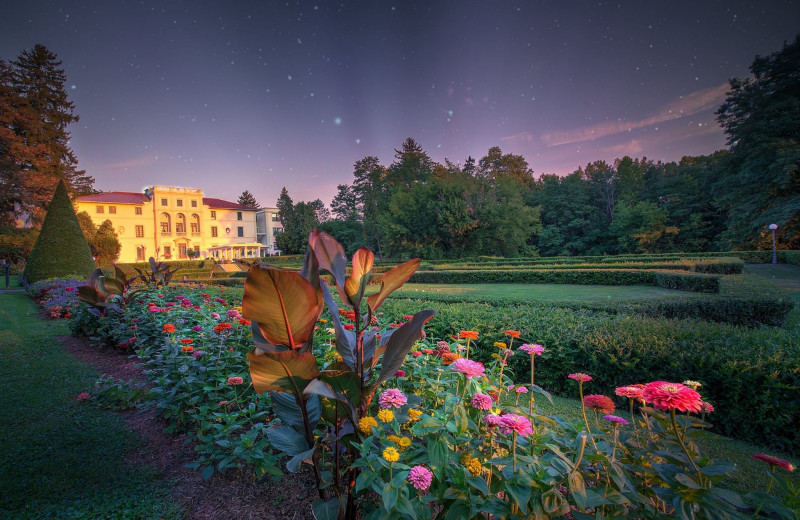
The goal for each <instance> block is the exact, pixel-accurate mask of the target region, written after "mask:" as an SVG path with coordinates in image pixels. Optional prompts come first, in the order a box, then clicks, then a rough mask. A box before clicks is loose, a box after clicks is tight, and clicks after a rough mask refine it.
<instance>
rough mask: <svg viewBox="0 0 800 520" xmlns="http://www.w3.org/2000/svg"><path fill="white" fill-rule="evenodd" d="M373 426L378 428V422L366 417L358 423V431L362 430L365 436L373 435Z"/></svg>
mask: <svg viewBox="0 0 800 520" xmlns="http://www.w3.org/2000/svg"><path fill="white" fill-rule="evenodd" d="M373 426H378V421H376V420H375V418H374V417H369V416H366V417H362V418H361V420H359V421H358V429H359V430H361V433H363V434H364V435H369V434H370V433H372V427H373Z"/></svg>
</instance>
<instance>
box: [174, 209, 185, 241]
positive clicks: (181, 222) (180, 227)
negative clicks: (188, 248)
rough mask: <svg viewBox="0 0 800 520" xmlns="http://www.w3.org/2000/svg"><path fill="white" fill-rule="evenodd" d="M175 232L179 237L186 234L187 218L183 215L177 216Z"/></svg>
mask: <svg viewBox="0 0 800 520" xmlns="http://www.w3.org/2000/svg"><path fill="white" fill-rule="evenodd" d="M175 232H176V233H177V234H178V236H181V235H185V234H186V216H185V215H184V214H183V213H178V214H177V215H175Z"/></svg>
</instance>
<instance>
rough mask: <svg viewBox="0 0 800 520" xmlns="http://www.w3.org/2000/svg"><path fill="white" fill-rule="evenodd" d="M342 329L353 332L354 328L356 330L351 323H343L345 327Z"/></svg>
mask: <svg viewBox="0 0 800 520" xmlns="http://www.w3.org/2000/svg"><path fill="white" fill-rule="evenodd" d="M344 328H345V329H346V330H353V329H355V328H356V326H355V325H353V324H352V323H345V325H344Z"/></svg>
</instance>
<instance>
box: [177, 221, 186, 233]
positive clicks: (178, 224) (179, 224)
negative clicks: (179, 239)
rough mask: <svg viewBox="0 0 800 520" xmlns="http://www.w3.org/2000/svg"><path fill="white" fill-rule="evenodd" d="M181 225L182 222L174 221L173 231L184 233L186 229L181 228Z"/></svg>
mask: <svg viewBox="0 0 800 520" xmlns="http://www.w3.org/2000/svg"><path fill="white" fill-rule="evenodd" d="M183 226H184V224H183V222H176V223H175V231H176V232H178V233H185V232H186V230H185V229H183Z"/></svg>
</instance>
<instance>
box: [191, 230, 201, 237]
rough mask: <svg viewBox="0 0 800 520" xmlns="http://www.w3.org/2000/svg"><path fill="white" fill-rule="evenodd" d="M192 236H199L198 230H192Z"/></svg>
mask: <svg viewBox="0 0 800 520" xmlns="http://www.w3.org/2000/svg"><path fill="white" fill-rule="evenodd" d="M192 236H193V237H199V236H200V232H199V231H192Z"/></svg>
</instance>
